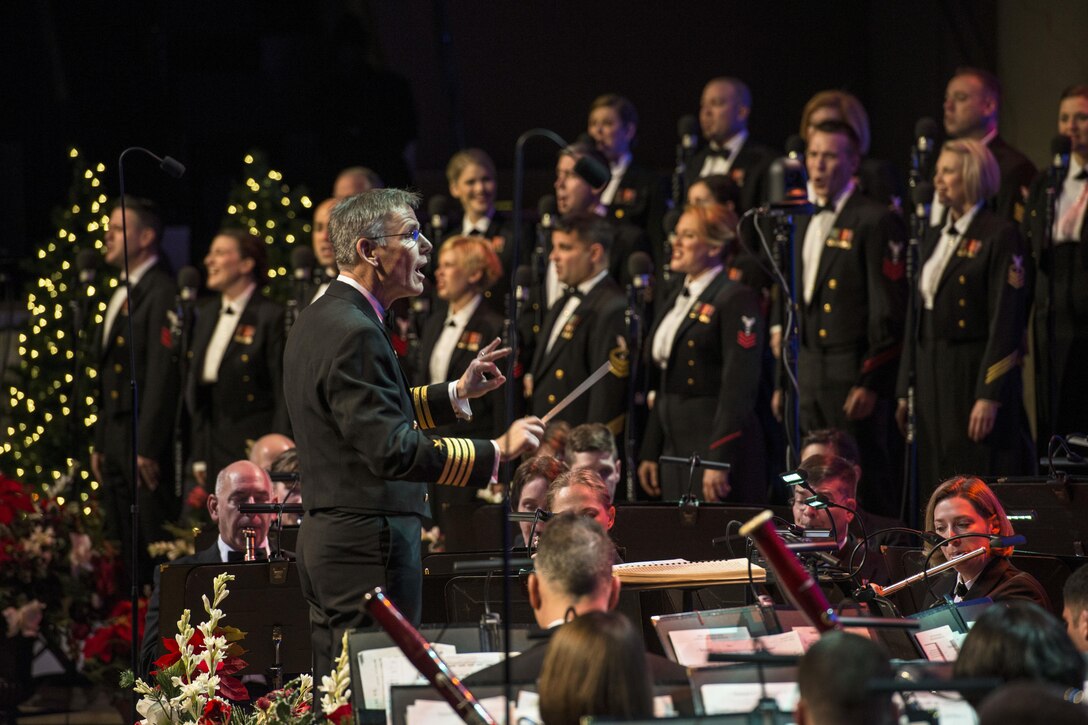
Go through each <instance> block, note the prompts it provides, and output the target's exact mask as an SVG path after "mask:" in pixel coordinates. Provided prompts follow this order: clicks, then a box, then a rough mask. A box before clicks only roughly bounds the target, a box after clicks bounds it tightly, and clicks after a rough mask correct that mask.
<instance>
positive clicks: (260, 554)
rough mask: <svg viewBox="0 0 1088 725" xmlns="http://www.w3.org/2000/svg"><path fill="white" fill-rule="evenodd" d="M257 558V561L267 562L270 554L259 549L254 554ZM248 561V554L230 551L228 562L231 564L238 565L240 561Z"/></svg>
mask: <svg viewBox="0 0 1088 725" xmlns="http://www.w3.org/2000/svg"><path fill="white" fill-rule="evenodd" d="M253 554H254V556H256V557H257V561H265V560H266V559H268V553H267V552H266V551H265V550H264V549H257V550H256V551H254V552H253ZM245 560H246V553H245V552H244V551H228V552H227V561H228V562H229V563H231V564H237V563H238V562H240V561H245Z"/></svg>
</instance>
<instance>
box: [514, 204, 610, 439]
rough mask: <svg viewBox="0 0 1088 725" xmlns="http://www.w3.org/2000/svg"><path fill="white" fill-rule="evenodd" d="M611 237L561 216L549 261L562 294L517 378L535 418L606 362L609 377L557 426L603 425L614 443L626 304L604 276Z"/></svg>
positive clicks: (600, 223)
mask: <svg viewBox="0 0 1088 725" xmlns="http://www.w3.org/2000/svg"><path fill="white" fill-rule="evenodd" d="M612 235H613V230H612V227H611V225H610V224H609V223H608V222H607V221H606V220H604V219H602V218H601V217H599V216H596V215H594V214H573V215H568V216H564V217H563V219H562V220H561V221H560V223H559V225H558V226H557V228H556V230H555V231H554V232H553V233H552V252H551V255H550V257H549V259H550V261H551V262H552V264H553V265H554V266H555V270H556V275H557V277H558V280H559V283H560V284H561V285H562V287H563V289H564V293H563V295H562V296H561V297H560V298H559V299H558V300H557V301H556V302H555V304H554V305H552V308H551V309H550V310H549V311H548V315H547V317H545V319H544V326H543V328H542V329H541V330H540V335H539V336H538V337H537V341H536V350H535V353H534V355H533V362H532V366H531V367H530V372H531V375H527V376H525V380H526V382H525V394H526V397H528V398H531V399H532V402H531V404H530V410H531V411H532V412H533V414H534V415H538V416H542V415H544V414H545V413H547V412H548V411H549V410H551V409H552V408H553V407H554V406H555V405H556V403H558V402H559V401H561V400H563V398H564V397H565V396H566V395H567V394H568V393H570V392H571V391H572V390H574V389H575V388H576V387H577V386H578V385H579V384H580V383H581V382H582V381H583V380H585V379H586V378H588V377H589V376H590V375H592V374H593V372H594V371H595V370H597V368H599V367H600V366H601V364H602V363H604V362H606V361H611V362H612V363H613V365H612V371H611V373H610V374H608V375H606V376H605V377H604V379H603V380H601V381H600V382H598V383H597V384H596V385H594V386H593V387H592V388H590V389H589V390H588V391H587V392H586V393H585V394H584V395H582V397H580V398H578V399H577V400H575V401H574V402H573V403H571V405H570V406H568V407H567V408H566V409H565V410H563V412H561V413H560V414H559V415H557V416H556V419H557V420H565V421H567V422H569V423H571V424H572V425H580V424H582V423H604V424H605V425H607V426H608V428H609V430H611V431H612V433H613V435H615V436H617V437H618V436H619V435H620V434H621V433H622V431H623V423H624V412H625V411H626V408H627V405H626V387H627V381H626V377H627V358H626V350H625V349H624V347H623V345H622V338H623V336H624V332H625V327H624V309H625V307H626V300H625V298H624V294H623V292H622V291H621V289H620V286H619V284H618V283H617V282H616V280H614V279H613V278H612V277H610V276H609V274H608V265H609V255H610V252H611V249H612Z"/></svg>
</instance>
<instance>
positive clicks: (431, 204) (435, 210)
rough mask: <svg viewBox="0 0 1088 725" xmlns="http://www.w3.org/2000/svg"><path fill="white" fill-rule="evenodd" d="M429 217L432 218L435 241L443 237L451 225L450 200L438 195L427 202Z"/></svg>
mask: <svg viewBox="0 0 1088 725" xmlns="http://www.w3.org/2000/svg"><path fill="white" fill-rule="evenodd" d="M427 216H429V217H430V218H431V229H432V230H433V231H434V236H435V237H436V239H435V241H439V239H438V237H441V236H442V232H444V231H445V230H446V226H447V225H448V224H449V199H447V198H446V197H444V196H442V195H441V194H437V195H435V196H432V197H431V198H430V199H428V200H427Z"/></svg>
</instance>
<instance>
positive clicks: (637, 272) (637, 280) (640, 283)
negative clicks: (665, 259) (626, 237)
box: [627, 252, 654, 292]
mask: <svg viewBox="0 0 1088 725" xmlns="http://www.w3.org/2000/svg"><path fill="white" fill-rule="evenodd" d="M627 273H628V274H629V275H631V286H632V287H634V288H635V291H636V292H642V291H643V290H646V289H649V288H651V287H653V285H654V262H653V260H652V259H650V255H649V254H646V252H633V253H632V254H631V256H630V257H628V258H627Z"/></svg>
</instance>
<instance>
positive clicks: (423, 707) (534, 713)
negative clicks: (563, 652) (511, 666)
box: [405, 690, 540, 725]
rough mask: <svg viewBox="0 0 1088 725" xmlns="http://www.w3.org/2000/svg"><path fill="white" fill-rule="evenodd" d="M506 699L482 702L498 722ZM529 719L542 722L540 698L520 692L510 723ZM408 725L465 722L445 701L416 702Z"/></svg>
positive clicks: (524, 691) (487, 699)
mask: <svg viewBox="0 0 1088 725" xmlns="http://www.w3.org/2000/svg"><path fill="white" fill-rule="evenodd" d="M505 700H506V698H504V697H502V696H501V695H499V696H498V697H488V698H484V699H483V700H480V704H481V705H482V706H483V708H484V709H485V710H487V711H488V712H489V713H491V716H492V717H494V718H495V719H496V720H499V721H500V722H501V721H502V719H503V718H502V711H503V705H504V702H505ZM521 718H528V719H529V720H530V721H531V722H540V698H539V697H538V696H537V694H536V693H535V692H529V691H528V690H520V691H518V694H517V702H516V704H515V705H514V708H513V712H511V714H510V722H520V720H521ZM405 722H406V723H407V725H462V723H463V722H464V721H463V720H462V719H461V718H460V716H458V715H457V713H456V712H454V711H453V708H452V707H450V706H449V703H447V702H446V701H445V700H416V701H415V702H414V703H412V704H411V705H409V706H408V710H407V713H406V716H405Z"/></svg>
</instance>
